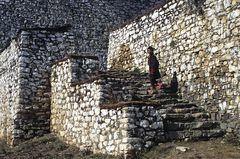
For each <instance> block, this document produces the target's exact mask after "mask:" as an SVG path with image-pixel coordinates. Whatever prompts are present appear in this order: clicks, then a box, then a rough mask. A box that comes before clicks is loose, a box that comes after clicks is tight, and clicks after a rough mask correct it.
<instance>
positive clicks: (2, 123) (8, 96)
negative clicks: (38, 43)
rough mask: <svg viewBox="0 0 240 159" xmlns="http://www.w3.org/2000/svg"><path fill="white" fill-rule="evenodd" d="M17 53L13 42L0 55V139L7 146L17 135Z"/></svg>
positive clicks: (17, 48)
mask: <svg viewBox="0 0 240 159" xmlns="http://www.w3.org/2000/svg"><path fill="white" fill-rule="evenodd" d="M19 52H20V50H19V47H18V41H17V40H13V41H12V43H11V45H10V46H9V47H8V48H7V49H6V50H4V51H3V52H2V53H1V55H0V95H1V96H0V137H1V138H5V139H7V141H8V142H9V144H11V141H12V139H13V135H14V133H17V132H16V131H14V132H13V129H14V125H13V122H14V118H15V117H16V114H17V112H18V111H19V110H18V108H17V105H18V102H19V93H20V92H19V91H20V90H19V87H20V83H19V81H20V79H19V61H18V59H19Z"/></svg>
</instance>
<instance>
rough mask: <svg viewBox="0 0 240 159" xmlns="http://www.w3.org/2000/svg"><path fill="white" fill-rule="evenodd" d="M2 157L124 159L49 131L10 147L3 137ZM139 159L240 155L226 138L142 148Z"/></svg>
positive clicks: (230, 157) (220, 158)
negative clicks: (79, 145) (93, 150)
mask: <svg viewBox="0 0 240 159" xmlns="http://www.w3.org/2000/svg"><path fill="white" fill-rule="evenodd" d="M177 146H185V147H189V150H187V151H186V152H181V151H179V150H176V147H177ZM0 159H122V158H121V157H113V156H108V155H100V154H92V153H91V152H90V151H80V150H79V149H78V148H77V147H74V146H70V145H67V144H65V143H63V142H62V141H61V140H59V139H58V138H57V137H55V136H53V135H51V134H49V135H45V136H43V137H40V138H34V139H32V140H30V141H26V142H24V143H22V144H20V145H19V146H17V147H14V148H9V147H8V146H7V145H6V144H5V143H4V142H3V141H0ZM136 159H240V146H239V144H231V143H228V142H227V141H225V140H223V139H213V140H210V141H198V142H168V143H162V144H159V145H158V146H156V147H154V148H152V149H151V150H150V151H146V152H141V153H139V154H138V155H137V157H136Z"/></svg>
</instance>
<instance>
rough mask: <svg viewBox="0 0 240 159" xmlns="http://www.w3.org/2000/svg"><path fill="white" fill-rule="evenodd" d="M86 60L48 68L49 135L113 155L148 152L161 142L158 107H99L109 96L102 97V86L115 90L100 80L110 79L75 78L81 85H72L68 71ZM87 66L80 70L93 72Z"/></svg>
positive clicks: (67, 61) (71, 61) (66, 61)
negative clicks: (49, 91)
mask: <svg viewBox="0 0 240 159" xmlns="http://www.w3.org/2000/svg"><path fill="white" fill-rule="evenodd" d="M89 60H90V61H91V59H87V58H85V59H84V58H83V57H80V58H79V59H78V60H76V59H75V60H74V59H72V58H69V59H66V60H65V61H61V62H59V63H57V64H55V65H54V66H53V67H52V75H51V84H52V85H51V86H52V91H51V92H52V96H51V131H52V132H53V133H54V134H56V135H57V136H59V137H60V138H62V139H63V140H64V141H66V142H67V143H69V144H73V145H76V146H78V147H80V148H82V149H88V150H91V151H93V152H94V153H108V154H113V155H120V154H127V153H129V152H130V151H132V150H133V151H134V150H141V149H144V148H149V147H151V146H153V145H154V144H156V143H157V142H160V141H163V140H164V133H163V121H162V120H163V119H162V117H161V114H163V113H164V111H161V107H154V106H151V105H149V104H148V105H147V104H146V105H145V106H143V107H139V105H138V104H128V103H125V104H123V105H122V106H118V107H107V106H106V105H105V107H102V106H101V105H102V104H103V103H105V104H106V102H104V101H105V100H104V98H108V96H109V94H107V92H105V93H104V91H103V90H107V89H106V88H104V86H107V85H108V86H109V87H113V86H115V85H114V83H113V82H112V81H114V80H108V81H107V80H105V79H104V78H109V79H112V78H113V77H106V76H104V78H103V77H98V78H95V77H96V76H95V77H94V76H92V77H93V78H92V79H94V80H86V79H85V78H84V79H82V78H79V82H78V83H81V84H78V83H76V80H75V77H73V75H74V72H73V71H72V70H76V69H74V67H76V66H78V64H77V63H82V61H89ZM89 64H90V62H86V64H85V65H83V67H82V68H83V69H89V70H92V72H94V71H95V69H91V68H90V67H89ZM81 70H82V69H80V71H81ZM82 71H83V70H82ZM72 79H74V80H72ZM90 79H91V78H90ZM72 81H74V83H72ZM84 81H85V83H84ZM89 81H91V82H89ZM108 101H109V99H108ZM130 105H131V106H130Z"/></svg>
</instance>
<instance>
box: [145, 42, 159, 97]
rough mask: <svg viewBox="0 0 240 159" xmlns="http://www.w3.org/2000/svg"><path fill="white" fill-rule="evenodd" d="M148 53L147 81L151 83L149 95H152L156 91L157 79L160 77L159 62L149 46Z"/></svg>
mask: <svg viewBox="0 0 240 159" xmlns="http://www.w3.org/2000/svg"><path fill="white" fill-rule="evenodd" d="M147 53H148V66H149V79H150V83H151V88H150V94H153V93H154V91H155V90H156V85H157V79H158V78H160V77H161V75H160V72H159V62H158V60H157V57H156V56H155V55H154V48H153V47H151V46H149V47H148V48H147Z"/></svg>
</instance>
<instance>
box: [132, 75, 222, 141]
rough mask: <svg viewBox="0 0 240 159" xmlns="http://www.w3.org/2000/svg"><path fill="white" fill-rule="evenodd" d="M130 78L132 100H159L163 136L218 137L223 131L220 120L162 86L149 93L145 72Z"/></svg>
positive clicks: (172, 137)
mask: <svg viewBox="0 0 240 159" xmlns="http://www.w3.org/2000/svg"><path fill="white" fill-rule="evenodd" d="M131 76H132V78H130V79H129V82H130V85H131V90H132V100H133V101H149V102H154V103H159V104H160V105H161V106H162V107H163V109H165V111H166V116H164V129H165V134H166V135H165V138H166V140H167V141H171V140H200V139H201V140H204V139H209V138H211V137H220V136H223V135H224V133H223V131H222V130H221V129H220V121H216V120H212V119H211V116H210V113H208V112H206V111H205V110H204V109H203V108H201V107H198V106H197V105H196V104H194V103H190V102H188V101H186V100H183V99H181V98H180V97H179V95H178V94H177V93H172V92H171V90H170V89H169V88H163V89H161V91H160V95H159V94H158V93H157V94H156V93H155V94H153V95H150V94H149V92H148V91H149V88H150V83H149V79H148V76H147V74H141V75H140V74H132V75H131Z"/></svg>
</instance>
